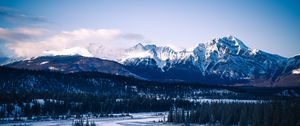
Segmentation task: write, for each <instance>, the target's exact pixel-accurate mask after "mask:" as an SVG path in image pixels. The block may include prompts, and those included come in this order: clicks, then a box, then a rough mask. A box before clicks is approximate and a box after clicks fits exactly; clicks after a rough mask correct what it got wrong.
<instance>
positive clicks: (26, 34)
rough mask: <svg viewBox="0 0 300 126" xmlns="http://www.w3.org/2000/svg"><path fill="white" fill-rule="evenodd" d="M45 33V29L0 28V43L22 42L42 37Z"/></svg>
mask: <svg viewBox="0 0 300 126" xmlns="http://www.w3.org/2000/svg"><path fill="white" fill-rule="evenodd" d="M46 33H47V30H46V29H42V28H14V29H6V28H1V27H0V41H1V42H16V41H24V40H27V39H31V38H35V39H36V38H37V37H42V36H44V35H45V34H46Z"/></svg>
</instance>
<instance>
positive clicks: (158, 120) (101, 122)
mask: <svg viewBox="0 0 300 126" xmlns="http://www.w3.org/2000/svg"><path fill="white" fill-rule="evenodd" d="M130 115H131V117H112V118H107V117H103V118H92V119H89V120H90V121H94V122H95V124H96V125H97V126H153V125H154V126H155V125H159V126H170V125H180V124H172V123H168V122H162V121H163V120H167V112H146V113H131V114H130ZM164 118H165V119H164ZM73 123H74V120H51V121H30V122H29V121H28V122H26V121H25V122H18V123H7V124H1V125H2V126H70V125H72V124H73Z"/></svg>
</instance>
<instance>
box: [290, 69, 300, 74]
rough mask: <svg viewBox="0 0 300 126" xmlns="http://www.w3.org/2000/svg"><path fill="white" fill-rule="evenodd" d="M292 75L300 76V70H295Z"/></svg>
mask: <svg viewBox="0 0 300 126" xmlns="http://www.w3.org/2000/svg"><path fill="white" fill-rule="evenodd" d="M292 73H293V74H300V68H298V69H294V70H293V71H292Z"/></svg>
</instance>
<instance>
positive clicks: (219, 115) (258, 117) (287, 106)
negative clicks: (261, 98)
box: [168, 99, 300, 126]
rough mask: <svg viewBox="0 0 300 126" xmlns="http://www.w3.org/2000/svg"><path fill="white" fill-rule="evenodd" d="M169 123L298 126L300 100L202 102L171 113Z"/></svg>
mask: <svg viewBox="0 0 300 126" xmlns="http://www.w3.org/2000/svg"><path fill="white" fill-rule="evenodd" d="M168 121H169V122H174V123H198V124H213V125H220V124H221V125H242V126H246V125H253V126H298V125H300V100H299V99H298V100H281V101H276V100H275V101H272V102H264V103H201V104H197V105H195V106H193V107H185V108H177V107H172V108H171V109H170V110H169V115H168Z"/></svg>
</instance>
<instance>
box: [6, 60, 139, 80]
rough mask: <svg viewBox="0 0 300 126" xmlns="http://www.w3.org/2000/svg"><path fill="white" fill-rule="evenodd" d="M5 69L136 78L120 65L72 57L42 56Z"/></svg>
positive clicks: (106, 61) (9, 65) (8, 65)
mask: <svg viewBox="0 0 300 126" xmlns="http://www.w3.org/2000/svg"><path fill="white" fill-rule="evenodd" d="M5 66H7V67H12V68H19V69H31V70H49V71H57V72H63V73H75V72H84V71H97V72H102V73H109V74H114V75H124V76H134V77H137V78H139V77H138V76H136V75H134V74H132V73H131V72H130V71H128V70H127V69H126V68H125V67H124V66H123V65H122V64H119V63H117V62H115V61H109V60H103V59H99V58H92V57H83V56H79V55H74V56H42V57H37V58H31V59H29V60H23V61H18V62H14V63H11V64H7V65H5Z"/></svg>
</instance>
